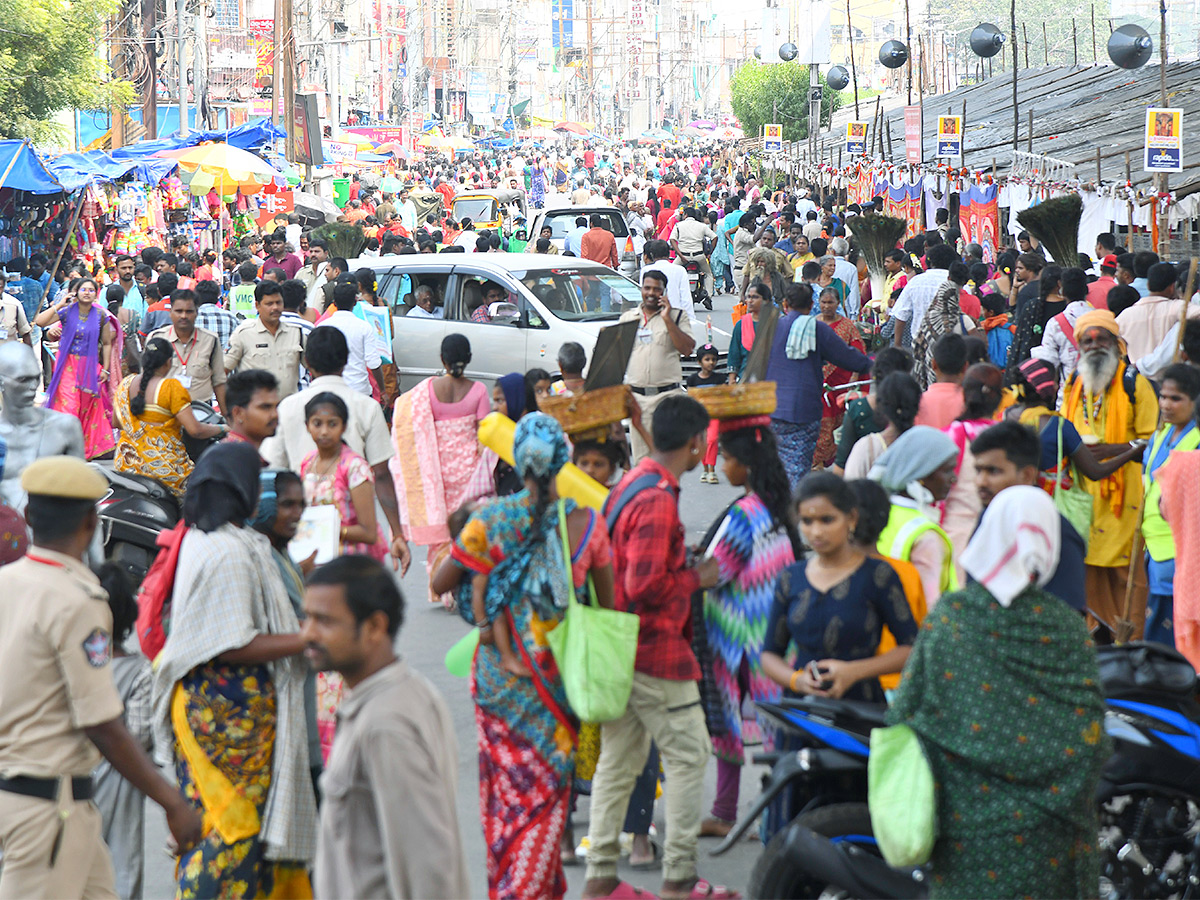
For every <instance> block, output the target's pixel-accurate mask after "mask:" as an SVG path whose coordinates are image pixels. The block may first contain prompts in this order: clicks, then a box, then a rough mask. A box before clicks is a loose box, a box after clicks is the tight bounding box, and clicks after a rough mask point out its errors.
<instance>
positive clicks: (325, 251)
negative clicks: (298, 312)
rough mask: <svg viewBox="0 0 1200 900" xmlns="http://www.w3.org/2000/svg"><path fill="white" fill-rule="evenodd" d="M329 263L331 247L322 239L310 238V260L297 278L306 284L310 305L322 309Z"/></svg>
mask: <svg viewBox="0 0 1200 900" xmlns="http://www.w3.org/2000/svg"><path fill="white" fill-rule="evenodd" d="M328 261H329V245H328V244H326V243H325V241H323V240H321V238H309V241H308V259H307V260H306V261H305V263H304V268H302V269H301V270H300V271H299V272H297V273H296V277H297V278H299V279H300V280H301V281H302V282H304V290H305V292H306V295H307V296H306V299H307V301H308V305H309V306H311V307H312V308H313V309H320V308H321V305H322V304H321V288H323V287H324V286H325V280H326V276H325V263H326V262H328Z"/></svg>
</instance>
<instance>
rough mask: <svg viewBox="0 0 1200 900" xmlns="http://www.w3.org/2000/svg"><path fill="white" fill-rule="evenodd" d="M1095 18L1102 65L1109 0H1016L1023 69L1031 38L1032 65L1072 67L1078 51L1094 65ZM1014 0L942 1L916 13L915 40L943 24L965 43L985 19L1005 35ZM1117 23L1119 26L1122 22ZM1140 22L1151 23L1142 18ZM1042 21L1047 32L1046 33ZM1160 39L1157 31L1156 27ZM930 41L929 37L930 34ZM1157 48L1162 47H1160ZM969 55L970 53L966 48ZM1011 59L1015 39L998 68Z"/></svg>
mask: <svg viewBox="0 0 1200 900" xmlns="http://www.w3.org/2000/svg"><path fill="white" fill-rule="evenodd" d="M1093 12H1094V14H1095V22H1096V54H1097V59H1098V61H1099V62H1101V63H1107V62H1108V54H1107V53H1106V51H1105V49H1104V47H1105V44H1106V43H1107V42H1108V35H1109V30H1108V18H1107V17H1108V15H1109V3H1108V2H1102V0H1056V2H1055V3H1045V2H1044V0H1017V35H1016V38H1017V46H1018V48H1019V49H1020V54H1021V67H1022V68H1024V67H1025V49H1026V45H1025V42H1026V39H1028V42H1029V65H1030V66H1042V65H1045V64H1046V61H1047V59H1048V60H1049V61H1050V65H1052V66H1062V65H1070V64H1071V63H1072V62H1074V60H1075V51H1076V48H1077V49H1078V53H1079V57H1078V58H1079V64H1080V65H1090V64H1091V62H1092V14H1093ZM1010 15H1011V7H1010V0H942V2H941V3H938V4H936V5H933V6H931V7H930V21H929V22H926V20H925V17H924V16H916V15H914V17H913V21H912V27H913V40H914V41H915V40H916V35H917V34H918V33H919V32H921V31H923V30H924V29H925V27H926V25H927V24H928V25H930V26H932V27H934V28H937V27H938V26H941V27H944V28H945V30H946V31H948V32H950V33H951V34H954V35H956V36H957V37H958V39H959V40H960V41H961V42H962V44H964V45H965V43H966V40H967V37H968V36H969V35H970V33H971V30H972V29H973V28H974V27H975V26H976V25H978V24H980V23H981V22H991V23H992V24H993V25H995V26H996V27H997V28H999V29H1000V30H1001V31H1003V32H1004V33H1005V34H1006V35H1007V34H1008V32H1009V30H1010V29H1011V23H1010V21H1009V18H1010ZM1125 21H1141V20H1137V19H1121V20H1120V22H1125ZM1120 22H1118V23H1117V24H1120ZM1141 24H1146V23H1145V22H1142V23H1141ZM1043 25H1044V26H1045V30H1044V31H1043ZM1072 26H1074V28H1075V40H1074V42H1073V41H1072ZM1152 33H1153V34H1154V37H1155V40H1156V41H1157V39H1158V30H1157V27H1155V28H1154V29H1153V30H1152ZM926 40H927V41H928V38H926ZM1156 46H1157V45H1156ZM965 52H966V53H967V54H968V55H970V51H969V50H967V51H965ZM1011 60H1012V37H1011V35H1010V36H1009V42H1008V43H1006V44H1005V45H1004V50H1003V51H1002V52H1001V54H1000V55H999V56H998V57H996V58H995V60H994V66H995V68H996V69H999V68H1000V66H1001V65H1004V66H1005V67H1007V66H1008V65H1009V63H1010V61H1011Z"/></svg>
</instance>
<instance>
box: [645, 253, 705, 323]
mask: <svg viewBox="0 0 1200 900" xmlns="http://www.w3.org/2000/svg"><path fill="white" fill-rule="evenodd" d="M670 256H671V247H670V245H669V244H667V242H666V241H660V240H653V241H646V249H645V250H644V251H643V253H642V263H643V265H642V274H641V278H642V279H643V280H644V279H645V277H646V273H647V272H662V273H663V274H664V275H665V276H667V289H666V290H665V291H664V292H663V295H664V296H665V297H666V298H667V302H668V303H670V305H671V306H673V307H674V308H675V309H681V310H683V312H684V318H685V319H687V322H688V325H689V327H690V326H692V325H695V324H696V312H695V310H694V309H693V308H692V291H691V286H690V285H689V284H688V277H687V270H686V269H685V268H684V267H683V266H681V265H678V264H676V263H673V262H671V261H670ZM682 324H683V323H682V322H681V323H680V325H682ZM684 330H685V331H687V329H686V328H685V329H684ZM688 333H689V334H690V333H691V332H690V331H689V332H688Z"/></svg>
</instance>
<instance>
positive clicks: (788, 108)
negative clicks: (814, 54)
mask: <svg viewBox="0 0 1200 900" xmlns="http://www.w3.org/2000/svg"><path fill="white" fill-rule="evenodd" d="M808 72H809V70H808V66H802V65H798V64H796V63H779V64H772V65H763V64H762V63H760V62H759V61H758V60H750V61H749V62H746V63H744V64H743V65H742V66H741V67H740V68H739V69H738V70H737V72H735V73H734V76H733V79H732V80H731V81H730V82H729V94H730V102H731V104H732V106H733V113H734V115H736V116H737V117H738V121H739V122H741V123H742V129H743V130H744V131H745V133H746V137H757V136H758V135H759V134H761V132H762V126H763V125H766V124H768V123H769V122H779V123H780V124H782V125H783V139H784V140H785V141H799V140H804V139H805V138H807V137H808ZM819 83H820V85H821V87H822V92H821V121H822V123H824V124H826V125H828V123H829V120H830V117H831V116H832V115H833V113H834V110H836V109H837V108H838V107H839V106H840V105H841V97H840V96H838V94H837V93H836V92H834V91H831V90H830V89H829V88H828V87H826V85H825V83H824V80H821V81H820V82H819Z"/></svg>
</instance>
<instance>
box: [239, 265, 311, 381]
mask: <svg viewBox="0 0 1200 900" xmlns="http://www.w3.org/2000/svg"><path fill="white" fill-rule="evenodd" d="M254 308H255V310H256V311H257V312H258V317H257V318H254V319H247V320H246V321H245V322H243V323H242V324H241V325H239V326H238V327H237V328H236V329H234V332H233V334H232V335H231V336H230V338H229V351H228V352H227V353H226V354H225V370H226V371H227V372H235V371H240V370H242V369H266V370H267V371H268V372H270V373H271V374H272V375H274V376H275V378H276V379H277V380H278V381H279V396H280V398H283V397H288V396H291V395H292V394H294V393H296V389H297V387H299V384H300V364H301V362H302V361H303V358H304V333H303V332H302V331H301V330H300V328H299V327H298V326H296V325H292V324H291V323H289V322H285V321H282V317H283V293H282V292H281V291H280V289H279V285H278V284H276V283H275V282H273V281H261V282H259V283H258V284H257V285H255V287H254Z"/></svg>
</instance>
